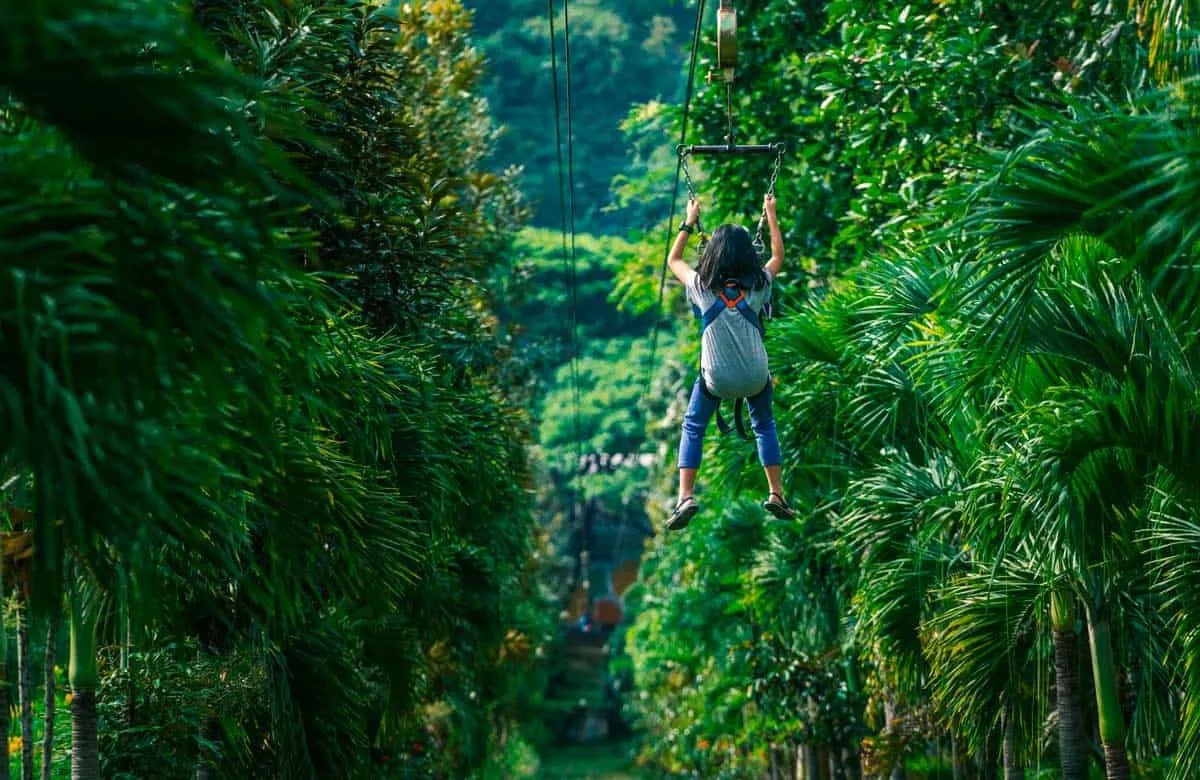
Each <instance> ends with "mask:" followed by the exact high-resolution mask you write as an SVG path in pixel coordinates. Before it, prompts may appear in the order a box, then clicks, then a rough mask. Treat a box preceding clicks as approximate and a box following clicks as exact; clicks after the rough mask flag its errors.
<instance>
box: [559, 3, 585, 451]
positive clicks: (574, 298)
mask: <svg viewBox="0 0 1200 780" xmlns="http://www.w3.org/2000/svg"><path fill="white" fill-rule="evenodd" d="M570 6H571V2H570V0H563V62H564V65H565V67H566V76H567V208H568V209H569V212H570V215H571V372H572V381H571V385H572V389H573V398H572V400H573V405H574V427H575V456H576V457H575V464H576V468H578V464H579V463H580V461H582V460H583V439H582V428H581V426H580V422H579V410H580V406H581V404H580V400H579V398H580V396H579V271H578V267H577V265H576V261H575V120H574V111H573V110H572V107H573V105H574V100H573V99H572V97H571V11H570Z"/></svg>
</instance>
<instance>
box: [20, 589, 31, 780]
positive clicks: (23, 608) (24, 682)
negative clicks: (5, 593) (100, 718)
mask: <svg viewBox="0 0 1200 780" xmlns="http://www.w3.org/2000/svg"><path fill="white" fill-rule="evenodd" d="M16 607H17V695H18V702H19V704H20V707H21V778H22V780H33V668H32V664H31V662H32V660H33V659H32V658H30V653H31V649H30V643H29V605H28V604H27V603H26V600H25V595H24V593H22V592H21V588H20V587H18V588H17V604H16Z"/></svg>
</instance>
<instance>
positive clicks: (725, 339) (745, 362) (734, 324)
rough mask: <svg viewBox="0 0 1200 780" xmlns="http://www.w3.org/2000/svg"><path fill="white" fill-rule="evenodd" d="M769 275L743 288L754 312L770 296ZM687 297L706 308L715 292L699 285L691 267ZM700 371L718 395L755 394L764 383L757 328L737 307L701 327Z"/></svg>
mask: <svg viewBox="0 0 1200 780" xmlns="http://www.w3.org/2000/svg"><path fill="white" fill-rule="evenodd" d="M771 282H772V280H771V275H770V273H768V274H767V284H766V286H765V287H761V288H759V289H757V290H747V291H746V302H747V303H749V304H750V308H751V309H753V310H754V311H755V313H757V314H760V315H761V314H762V309H763V306H764V305H765V304H766V303H767V301H769V300H771ZM686 287H687V297H688V300H689V301H691V302H692V303H694V304H695V305H696V306H698V307H700V311H701V312H704V311H708V307H710V306H712V305H713V304H714V303H715V302H716V301H717V300H719V299H718V298H717V294H716V293H715V292H713V291H712V290H708V289H704V288H702V287H701V286H700V275H699V274H697V273H696V272H695V271H692V273H691V275H689V276H688V280H687V284H686ZM700 371H701V373H702V374H703V375H704V384H705V385H706V386H707V387H708V390H709V392H711V393H712V394H713V395H715V396H717V397H718V398H743V397H747V396H752V395H757V394H758V392H759V391H760V390H762V389H763V388H764V387H766V384H767V380H768V379H769V378H770V376H771V375H770V372H769V371H768V370H767V349H766V347H765V346H764V345H763V340H762V336H761V335H760V334H759V332H758V330H757V329H756V328H755V327H754V326H753V325H752V324H751V323H750V321H749V320H747V319H746V318H745V316H743V315H742V313H741V312H740V311H738V310H737V309H726V310H725V311H723V312H721V314H720V316H718V317H717V319H716V320H714V321H713V323H712V324H711V325H709V326H708V327H707V328H705V330H704V338H703V339H702V340H701V343H700Z"/></svg>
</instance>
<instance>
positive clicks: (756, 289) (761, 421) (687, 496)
mask: <svg viewBox="0 0 1200 780" xmlns="http://www.w3.org/2000/svg"><path fill="white" fill-rule="evenodd" d="M763 213H764V216H765V217H766V219H767V224H768V225H769V227H770V229H771V259H770V260H769V261H768V262H767V264H766V265H765V266H762V265H759V263H760V262H761V260H760V259H759V256H758V252H757V251H756V250H755V248H754V241H753V239H752V238H751V237H750V232H749V231H748V230H746V229H745V228H744V227H741V226H739V225H722V226H721V227H719V228H717V229H716V230H715V231H713V235H712V239H711V240H710V241H709V243H708V246H707V247H705V250H704V254H703V255H702V257H701V258H700V263H699V265H698V266H697V268H696V269H694V270H693V269H692V267H691V266H689V265H688V264H687V263H686V262H684V260H683V250H684V247H686V246H687V240H688V236H690V235H691V234H692V233H693V232H694V231H695V229H696V225H697V224H699V222H700V206H699V204H698V203H696V201H695V200H692V201H689V202H688V213H687V219H686V220H685V221H684V223H683V224H682V225H680V226H679V235H678V236H677V237H676V239H675V242H674V243H673V244H672V246H671V252H670V254H669V255H668V256H667V266H668V267H669V268H670V269H671V272H672V273H673V274H675V277H676V278H677V279H679V281H681V282H683V284H684V286H685V287H686V288H687V295H688V299H689V300H690V301H691V302H692V305H693V307H694V310H695V313H696V315H697V317H699V318H700V320H701V333H702V337H701V342H700V363H701V366H700V376H698V377H697V378H696V383H695V385H694V386H693V387H692V394H691V398H690V399H689V401H688V409H687V413H686V414H685V415H684V420H683V430H682V432H681V436H680V441H679V501H678V503H677V504H676V505H675V511H674V512H673V513H672V514H671V518H670V519H669V520H668V521H667V528H668V529H671V530H679V529H682V528H684V527H685V526H687V524H688V523H689V522H690V521H691V519H692V517H694V516H695V514H696V512H697V511H698V510H699V504H698V503H697V502H696V499H695V496H694V495H693V491H694V489H695V484H696V474H697V472H698V470H699V468H700V458H701V454H702V451H703V444H704V432H705V429H707V427H708V422H709V420H710V419H711V418H712V416H713V414H715V413H716V411H717V407H718V406H719V404H720V399H723V398H745V399H747V401H748V402H749V404H748V405H749V407H750V426H751V428H753V429H754V437H755V439H756V440H757V443H758V459H759V462H760V463H761V464H762V467H763V471H764V472H765V473H766V476H767V485H768V487H769V488H770V493H769V494H768V496H767V501H766V502H765V503H764V504H763V506H764V507H765V508H766V509H767V511H769V512H770V513H771V514H773V515H774V516H776V517H778V518H781V519H792V518H794V517H795V516H796V514H795V512H794V511H793V510H792V508H791V507H790V506H788V503H787V501H786V500H785V499H784V497H783V472H782V459H783V458H782V454H781V453H780V451H779V437H778V436H777V434H776V432H775V418H774V416H773V414H772V411H771V398H772V395H773V394H772V381H771V373H770V371H769V369H768V367H767V350H766V345H765V344H764V343H763V330H762V321H761V315H762V312H763V308H764V307H765V306H766V304H767V303H768V301H770V298H771V285H772V283H773V281H774V279H775V276H776V275H777V274H778V273H779V270H780V268H781V267H782V266H783V236H782V234H781V233H780V231H779V222H778V219H777V217H776V214H775V196H774V195H772V194H769V193H768V195H767V196H766V198H765V199H764V201H763ZM731 280H736V281H735V283H733V284H729V282H730V281H731Z"/></svg>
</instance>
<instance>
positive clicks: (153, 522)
mask: <svg viewBox="0 0 1200 780" xmlns="http://www.w3.org/2000/svg"><path fill="white" fill-rule="evenodd" d="M0 10H3V12H4V15H5V18H6V19H9V18H11V19H14V20H15V24H14V25H12V26H9V27H6V29H5V32H4V34H3V35H5V36H7V38H6V41H7V42H8V43H11V44H12V45H11V46H5V47H4V48H5V50H6V51H7V52H11V55H7V56H6V57H5V58H4V60H3V63H2V65H0V89H3V90H4V95H5V108H4V109H3V114H0V124H2V127H3V130H4V132H3V133H2V134H0V155H3V157H4V159H5V161H6V164H5V168H6V171H8V172H10V173H11V174H13V175H10V176H6V177H5V178H4V182H3V185H0V190H2V191H0V201H2V202H3V203H4V204H6V207H5V208H0V213H3V214H5V215H7V216H6V217H0V248H2V251H3V257H4V259H3V263H2V266H3V269H4V272H3V276H0V280H2V281H0V334H12V336H13V337H12V338H11V339H10V338H8V336H7V335H5V336H4V337H3V338H0V342H2V343H3V344H5V345H8V349H9V351H10V353H11V354H10V355H9V356H8V357H9V359H7V360H6V361H5V370H7V373H5V374H3V376H2V377H0V387H4V388H7V390H6V391H5V392H3V393H0V397H2V398H3V399H4V400H3V401H2V402H0V414H2V415H3V416H4V419H6V420H9V421H10V422H11V424H9V425H6V426H5V435H4V437H3V438H0V486H2V488H3V492H4V499H5V509H6V515H7V509H8V502H9V500H10V499H11V497H12V496H10V495H9V490H10V489H11V487H12V486H13V485H17V486H18V487H21V486H23V485H24V484H25V483H26V482H30V481H31V482H32V485H33V486H34V489H35V491H36V502H35V503H33V504H32V505H29V504H27V503H25V502H24V501H23V500H22V502H20V503H18V504H17V506H18V508H20V509H24V508H29V509H32V510H33V517H34V518H35V522H34V533H35V539H34V550H35V556H36V559H35V566H34V572H35V574H36V575H37V576H38V578H39V579H38V580H37V587H36V588H35V591H34V593H35V596H36V597H37V598H38V599H39V601H38V603H39V605H41V606H42V607H43V608H54V607H55V606H56V605H57V603H59V602H58V599H57V595H56V594H57V593H58V592H60V589H61V588H62V587H64V586H66V587H70V588H72V589H76V590H80V592H83V593H86V594H88V601H89V603H90V604H92V605H94V606H95V608H96V609H98V610H99V611H98V612H97V613H96V614H97V615H98V616H101V617H102V618H103V620H102V622H101V624H100V627H101V641H102V642H109V641H116V640H117V639H118V638H121V639H127V638H128V637H125V633H126V632H127V631H130V630H132V634H133V638H132V641H134V642H135V643H136V644H137V645H138V649H139V653H138V654H136V655H135V665H134V669H135V672H134V689H135V692H136V691H141V692H142V693H135V695H137V696H141V697H142V699H141V700H140V703H138V702H137V701H135V703H137V704H138V706H136V707H135V708H134V712H135V713H137V712H138V711H143V712H145V713H146V715H147V716H149V714H150V713H152V712H156V711H162V710H164V709H170V708H175V705H176V704H178V705H179V707H178V708H176V709H178V712H179V717H178V719H176V720H174V721H170V722H163V721H161V719H151V718H150V717H147V718H146V719H145V720H136V719H135V720H133V721H128V720H124V715H123V711H122V707H123V703H122V701H121V697H122V696H123V686H124V682H123V679H120V680H119V679H117V678H115V677H112V676H111V675H109V676H107V677H106V678H105V679H104V680H102V693H103V696H102V700H101V722H102V728H104V729H105V733H104V742H103V744H104V745H105V751H104V755H105V762H106V763H105V770H104V771H105V774H106V776H107V775H108V774H113V773H118V774H119V773H120V772H127V773H132V774H133V775H134V776H143V775H145V774H155V775H158V774H163V776H169V775H171V774H172V773H175V774H179V775H180V776H182V775H183V774H188V775H189V776H190V775H191V774H194V773H195V769H196V762H197V761H199V760H201V759H202V758H203V759H204V760H208V761H210V762H212V763H215V764H217V765H218V767H217V768H218V770H219V771H220V772H221V773H224V774H227V775H230V774H231V775H232V776H245V775H246V774H247V773H248V774H252V775H256V776H257V775H263V776H266V775H279V776H288V777H305V776H322V777H323V776H331V775H335V774H336V775H338V776H347V777H355V776H370V777H376V776H379V774H378V771H377V769H378V768H377V766H375V765H374V764H373V763H372V762H373V761H378V760H381V757H382V755H384V754H385V753H387V754H389V755H391V756H393V757H398V756H401V755H403V752H404V751H406V750H407V749H408V746H411V745H413V744H414V738H416V739H420V740H427V739H432V740H433V742H434V743H435V744H436V749H433V750H431V751H430V752H431V753H432V754H433V755H434V756H435V757H436V762H437V766H436V770H437V771H439V772H444V773H446V774H449V775H452V776H463V775H464V774H468V773H470V772H472V771H475V770H477V769H479V768H480V767H481V766H483V764H484V762H485V759H486V757H487V755H488V753H489V752H490V750H491V747H492V745H493V744H494V742H495V740H496V737H495V735H496V734H497V733H498V731H500V730H503V731H513V732H514V740H516V741H517V742H518V743H519V741H520V739H521V737H520V735H519V734H516V732H515V730H516V729H517V728H518V727H517V726H516V724H517V722H518V721H519V720H520V719H522V718H523V717H525V716H526V715H527V714H528V712H529V711H530V710H536V708H537V707H538V706H539V702H538V700H537V698H536V696H535V695H533V694H531V693H529V692H530V691H536V690H538V688H539V682H538V681H539V679H541V678H540V675H541V674H542V671H541V670H540V669H539V667H538V664H537V663H535V662H534V661H533V660H532V659H533V658H534V656H533V654H532V648H533V647H534V646H536V645H540V644H541V643H542V642H543V638H544V636H545V634H546V632H547V631H548V628H549V626H548V622H547V619H546V617H545V614H546V613H545V612H544V611H543V610H542V609H541V601H540V600H539V594H538V591H537V584H536V582H535V581H534V580H533V577H532V573H533V571H534V569H533V568H532V561H531V556H532V552H533V534H532V530H533V529H532V523H531V520H532V514H531V505H530V500H529V494H528V488H529V483H528V479H529V477H528V474H529V465H528V455H527V452H526V447H527V444H528V443H529V437H530V430H531V424H530V422H529V420H528V417H527V415H525V414H523V413H522V412H521V411H520V410H519V409H518V408H517V407H516V405H515V403H514V401H513V400H512V398H510V397H509V396H508V392H509V390H513V389H515V388H512V387H511V386H509V385H507V384H505V382H506V381H507V380H508V378H509V377H511V376H513V375H514V374H515V373H517V372H519V370H520V369H519V367H514V366H513V365H510V363H511V362H512V361H511V360H510V358H511V354H512V352H511V348H510V334H509V332H508V331H506V330H505V329H504V328H502V327H501V326H500V323H499V322H498V321H497V319H496V317H495V316H494V313H493V305H494V303H495V302H494V300H493V298H492V296H491V294H490V292H489V290H488V287H487V282H488V280H490V279H492V278H493V275H494V274H495V273H496V269H497V268H498V267H499V266H500V264H501V262H502V260H503V258H505V257H506V256H507V254H508V242H509V235H510V233H511V231H512V230H513V229H514V227H515V225H516V224H517V223H518V222H519V220H520V219H521V218H522V217H523V213H524V210H523V207H522V205H521V199H520V197H519V195H518V194H517V192H516V190H515V188H514V187H513V186H512V182H511V178H510V177H508V176H506V175H497V174H495V173H492V172H489V171H487V170H486V169H485V167H484V163H483V161H484V160H485V159H486V158H488V156H489V155H490V152H491V143H492V140H493V138H494V135H495V128H494V126H493V125H492V124H491V122H490V119H489V117H488V115H487V113H486V105H485V104H484V103H483V102H482V101H481V99H480V98H478V97H477V96H476V95H475V93H474V90H475V85H476V84H477V82H478V79H479V77H480V64H481V63H480V61H479V60H478V58H474V57H472V55H471V46H470V41H469V38H468V33H469V30H470V19H469V15H468V14H467V13H466V12H465V11H464V10H463V9H462V7H461V6H460V5H458V4H457V3H453V2H452V3H438V4H431V5H422V6H407V5H406V6H403V7H401V6H398V5H397V6H391V5H383V4H378V3H371V2H345V3H332V4H331V3H319V2H311V3H309V2H302V3H292V2H259V3H242V2H236V1H233V0H230V1H229V2H226V1H224V0H198V1H197V2H196V3H194V4H167V5H166V6H163V5H162V4H158V5H154V4H147V3H144V2H139V1H138V0H94V1H92V2H86V3H82V4H78V3H77V4H74V5H70V6H68V5H64V4H49V5H47V4H36V5H34V6H31V7H30V8H28V9H26V8H25V7H23V6H22V7H21V8H20V9H16V8H15V6H14V7H13V8H2V9H0ZM10 11H11V12H12V13H10ZM186 12H190V18H189V13H186ZM76 85H77V86H78V87H79V88H80V89H82V90H85V91H86V92H80V93H78V94H76V95H75V96H74V98H72V95H71V92H72V89H73V88H74V87H75V86H76ZM413 96H416V99H413ZM95 105H101V106H109V107H112V106H118V107H120V108H121V111H120V112H119V113H121V115H122V116H136V117H138V118H139V119H138V122H139V124H138V128H137V132H134V131H132V130H131V131H130V132H123V131H121V132H99V131H98V130H97V128H96V127H95V125H94V123H93V120H94V116H96V115H98V113H97V111H96V110H95ZM114 121H120V120H114ZM143 130H144V131H146V132H151V133H152V134H155V133H157V134H162V137H163V142H162V143H158V142H157V141H155V142H149V141H146V140H145V138H144V137H143V136H142V135H141V134H140V133H141V132H142V131H143ZM5 188H7V189H5ZM30 203H37V204H39V205H38V207H37V208H33V209H27V208H26V207H25V206H27V205H28V204H30ZM118 360H119V361H120V363H121V366H122V369H123V370H122V371H121V372H116V373H114V372H113V370H112V366H113V365H114V363H115V362H116V361H118ZM0 371H3V370H0ZM514 397H515V396H514ZM60 518H61V520H62V521H63V522H62V523H61V524H59V523H57V522H56V520H58V519H60ZM68 560H71V561H77V562H78V563H79V569H78V573H79V579H78V581H74V582H69V583H68V582H66V581H65V578H64V576H63V574H64V571H65V569H66V563H67V561H68ZM118 603H120V604H121V605H122V608H123V609H128V610H129V611H130V613H131V614H133V615H134V616H135V619H134V620H131V623H130V625H128V626H118V625H116V623H117V621H112V620H109V619H108V618H107V617H104V616H106V615H108V614H109V613H110V612H112V611H114V610H113V608H114V607H115V606H116V604H118ZM164 631H165V632H167V633H169V634H170V635H173V636H180V637H183V639H181V640H179V642H178V643H177V644H172V643H168V642H166V641H165V640H160V639H158V638H157V637H159V636H163V635H165V634H164V633H163V632H164ZM185 650H186V652H185ZM189 655H190V656H191V657H188V656H189ZM139 662H140V663H142V666H140V667H139V666H138V663H139ZM443 712H444V713H448V714H446V715H441V714H438V713H443ZM135 718H136V715H135ZM214 719H216V720H217V721H218V722H217V723H215V724H214ZM118 724H119V725H118ZM214 725H215V726H218V727H219V728H214ZM155 746H156V747H155ZM168 746H169V747H168ZM430 747H431V748H432V747H433V746H432V745H431V746H430ZM152 748H153V749H154V750H169V751H170V752H171V753H172V755H173V756H174V757H175V761H176V765H175V766H173V767H168V766H166V765H165V764H159V765H158V766H155V767H154V768H153V769H150V768H147V765H145V762H146V761H150V760H152V756H151V750H152ZM87 758H88V757H86V756H77V757H76V760H86V759H87ZM139 766H140V767H142V768H141V769H139V768H138V767H139Z"/></svg>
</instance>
